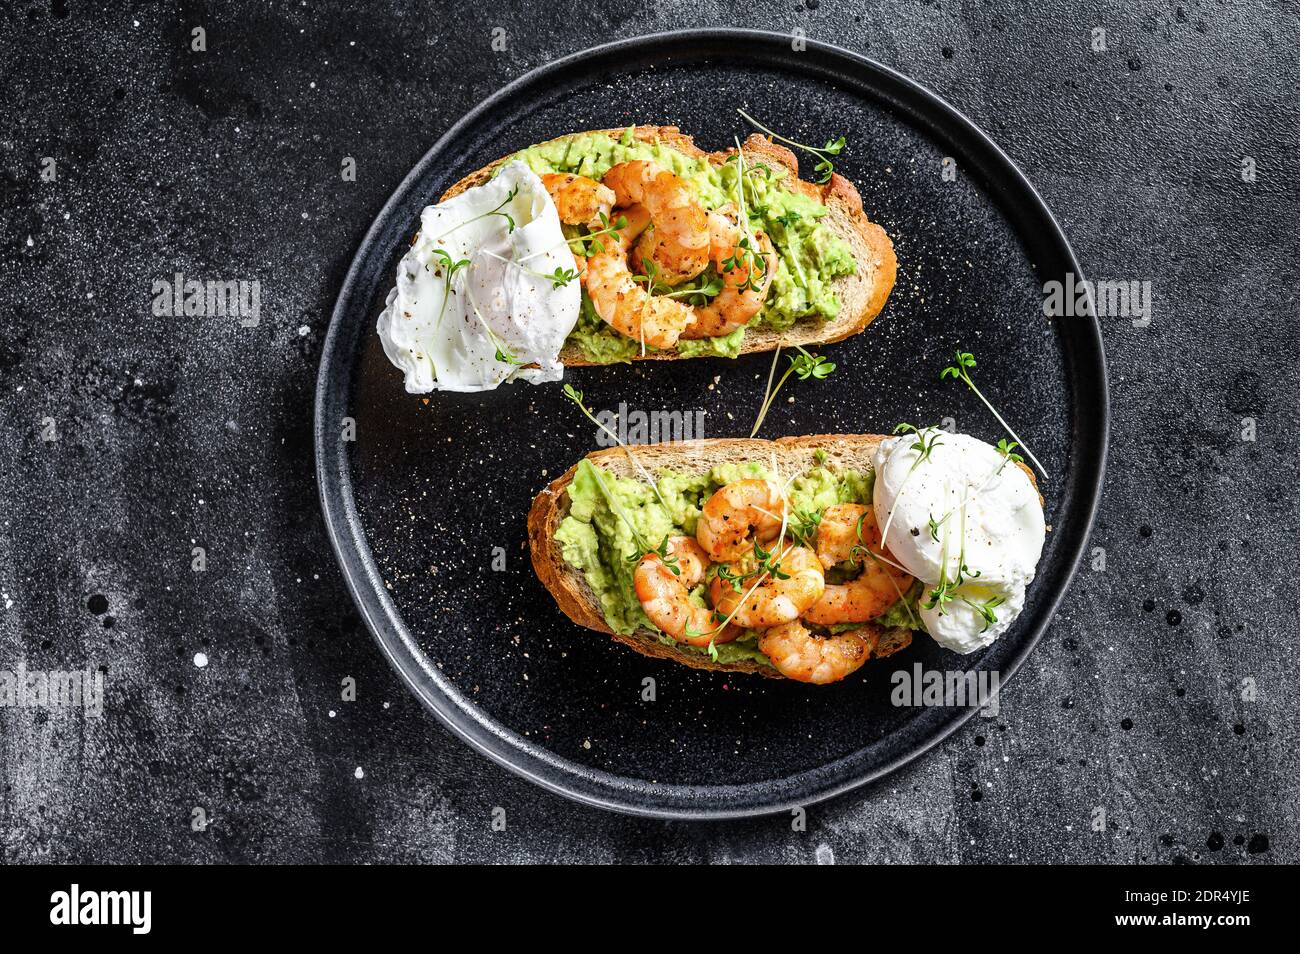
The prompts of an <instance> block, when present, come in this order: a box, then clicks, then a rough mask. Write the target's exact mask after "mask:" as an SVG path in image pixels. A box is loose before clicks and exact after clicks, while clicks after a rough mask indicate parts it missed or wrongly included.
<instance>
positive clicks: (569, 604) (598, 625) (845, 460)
mask: <svg viewBox="0 0 1300 954" xmlns="http://www.w3.org/2000/svg"><path fill="white" fill-rule="evenodd" d="M882 440H884V438H883V437H881V436H879V435H874V434H822V435H818V436H815V437H782V438H778V439H777V440H774V441H764V440H749V439H744V438H724V439H719V440H703V441H682V442H678V443H674V444H650V445H645V446H640V447H632V448H630V449H629V450H630V452H631V453H632V454H635V455H636V459H637V462H638V463H640V464H641V466H642V467H644V468H645V469H646V470H648V471H649V472H650V473H652V474H653V473H656V472H658V471H659V470H661V469H664V468H668V469H672V470H677V471H680V472H684V473H703V472H705V471H707V470H710V469H712V468H713V467H715V466H716V465H718V464H724V463H729V462H734V463H747V462H750V461H761V462H763V463H765V464H769V466H770V462H771V461H772V459H773V455H775V460H776V465H777V467H778V468H779V469H780V471H781V473H783V474H786V475H793V474H799V473H804V472H806V471H809V470H811V469H812V468H813V467H815V466H817V462H816V460H815V458H814V455H815V454H816V452H817V451H818V450H821V451H824V452H825V454H826V459H825V466H827V467H829V468H831V469H836V468H850V469H854V470H868V469H870V467H871V455H872V453H874V451H875V449H876V447H877V446H878V445H879V444H880V442H881V441H882ZM629 450H625V449H624V448H622V447H611V448H608V449H607V450H598V451H593V452H592V453H590V454H588V455H587V459H588V460H590V461H593V462H595V463H596V464H598V465H599V466H600V467H601V468H602V469H604V470H607V471H609V472H610V473H613V474H616V475H618V476H620V477H633V476H636V471H635V468H634V467H633V465H632V462H631V460H629V458H628V453H629ZM577 469H578V465H577V464H574V465H573V466H572V467H570V468H569V469H568V471H566V472H565V474H564V475H563V476H562V477H560V478H559V479H557V480H555V481H552V482H551V484H550V486H549V487H547V488H545V489H544V490H543V491H542V492H541V493H539V494H538V495H537V497H536V498H535V499H534V500H533V506H532V509H531V510H530V511H529V512H528V543H529V549H530V550H531V552H532V557H533V569H534V570H536V571H537V576H538V578H539V579H540V580H541V581H542V585H544V586H545V587H546V588H547V589H548V590H549V591H550V593H551V595H552V596H554V597H555V602H556V603H558V604H559V606H560V609H561V610H563V611H564V614H565V615H566V616H568V617H569V619H571V620H573V621H574V622H575V623H577V624H578V625H579V626H585V627H587V628H588V629H594V630H597V631H599V632H602V633H609V634H610V635H611V636H612V637H613V638H614V639H615V640H617V641H618V642H620V643H624V644H625V645H627V646H630V647H632V648H633V649H635V650H636V651H637V652H639V653H643V654H644V655H646V656H657V657H659V658H661V659H673V660H676V661H677V662H680V663H685V664H686V665H687V666H694V667H696V668H698V669H723V670H728V671H731V672H755V673H761V674H762V675H764V676H773V677H776V678H781V676H780V674H779V673H778V672H777V671H776V670H775V669H773V668H772V667H771V666H765V665H763V664H762V663H760V662H748V661H747V662H737V663H725V664H724V663H715V662H713V661H712V660H710V659H709V657H708V656H705V655H703V654H701V653H698V652H692V651H691V650H689V649H686V648H684V647H679V646H677V645H672V646H668V645H665V644H664V643H662V642H660V641H659V639H658V635H657V634H656V633H655V632H653V631H652V630H649V629H644V628H642V629H639V630H637V631H636V632H635V633H632V634H631V635H628V636H625V635H622V634H621V633H615V632H613V631H612V630H611V629H610V628H609V626H608V625H607V624H606V622H605V617H604V614H603V613H602V612H601V609H600V603H599V601H598V599H597V598H596V595H595V593H594V592H592V590H591V588H590V587H589V586H588V585H587V580H586V577H585V576H584V574H583V573H582V571H581V570H576V569H574V568H573V567H571V566H569V564H568V563H566V562H565V561H564V557H563V556H562V555H561V553H560V547H559V545H558V544H557V543H556V542H555V532H556V530H558V529H559V526H560V521H561V520H563V519H564V518H565V517H566V516H567V515H568V513H569V494H568V486H569V484H570V483H571V482H572V480H573V475H574V473H575V472H576V471H577ZM911 641H912V632H911V630H908V629H891V630H885V631H882V632H881V633H880V638H879V641H878V642H877V644H876V648H875V651H874V652H873V653H872V656H873V658H877V657H882V656H888V655H890V654H892V653H895V652H897V651H898V650H900V649H904V648H906V647H907V646H908V645H910V644H911Z"/></svg>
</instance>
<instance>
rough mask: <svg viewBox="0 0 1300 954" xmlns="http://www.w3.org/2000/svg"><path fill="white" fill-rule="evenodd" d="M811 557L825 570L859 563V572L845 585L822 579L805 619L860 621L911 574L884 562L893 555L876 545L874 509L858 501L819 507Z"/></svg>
mask: <svg viewBox="0 0 1300 954" xmlns="http://www.w3.org/2000/svg"><path fill="white" fill-rule="evenodd" d="M817 559H818V561H819V562H820V563H821V565H822V566H823V567H825V568H826V569H830V568H831V567H833V566H835V565H836V564H837V563H843V562H845V561H848V562H850V563H854V564H860V565H861V566H862V573H861V574H860V575H859V576H858V578H857V579H855V580H850V581H849V582H848V583H827V584H826V591H825V592H824V593H823V594H822V597H821V599H819V600H818V601H817V602H816V604H814V605H813V607H812V608H811V609H809V610H808V612H807V613H805V614H804V619H806V620H807V621H808V622H810V623H817V624H818V625H821V626H830V625H832V624H834V623H865V622H866V621H867V620H870V619H875V618H876V617H877V616H879V615H880V614H881V613H883V612H885V610H887V609H889V607H891V606H893V605H894V603H896V602H897V601H898V600H899V599H900V598H901V597H902V595H903V594H904V593H906V592H907V591H908V589H909V588H910V587H911V586H912V577H911V576H909V575H908V574H907V573H905V572H903V571H902V570H900V569H897V568H896V567H894V566H891V565H890V563H887V562H885V561H886V560H889V561H892V560H893V556H892V555H891V554H890V553H889V551H887V550H882V549H881V546H880V528H879V527H878V526H877V525H876V515H875V512H874V511H873V510H872V508H870V507H864V506H863V505H861V504H837V505H836V506H833V507H827V508H826V509H825V510H823V511H822V518H821V522H820V523H819V524H818V526H817Z"/></svg>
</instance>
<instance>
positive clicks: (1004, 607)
mask: <svg viewBox="0 0 1300 954" xmlns="http://www.w3.org/2000/svg"><path fill="white" fill-rule="evenodd" d="M921 436H922V437H923V438H924V440H925V442H926V443H927V444H928V445H929V446H930V448H931V449H930V452H929V453H928V454H924V453H923V452H922V451H921V450H920V449H918V448H917V447H916V444H917V443H918V435H916V434H905V435H903V436H901V437H891V438H889V439H887V440H884V441H882V442H881V444H880V446H879V447H878V448H877V449H876V453H875V455H874V458H873V463H874V464H875V468H876V489H875V495H874V499H873V501H872V503H873V506H874V510H875V516H876V523H877V525H878V526H879V527H880V529H881V531H882V532H886V533H887V537H886V539H885V541H884V546H885V547H887V548H888V549H889V551H890V552H891V553H892V554H893V556H894V559H895V560H896V561H897V562H898V563H899V564H900V565H901V566H903V567H904V568H905V569H906V570H907V571H908V572H909V573H911V574H912V575H913V576H915V577H916V578H917V579H919V580H921V581H922V582H923V583H924V584H925V591H924V592H923V593H922V596H921V601H920V615H921V621H922V622H923V623H924V624H925V627H926V629H928V630H929V631H930V635H931V636H933V637H934V638H935V640H936V641H937V642H938V643H939V644H940V645H941V646H944V647H946V648H948V649H951V650H953V651H954V652H958V653H970V652H974V651H975V650H977V649H983V648H984V647H985V646H988V645H989V644H990V643H992V642H993V641H994V640H995V639H997V638H998V637H999V636H1001V635H1002V634H1003V633H1004V632H1006V631H1007V629H1008V628H1009V627H1010V625H1011V623H1012V621H1014V620H1015V618H1016V617H1017V616H1018V615H1019V614H1020V611H1021V610H1022V609H1024V605H1025V589H1026V587H1027V586H1028V585H1029V583H1030V581H1032V580H1033V578H1034V573H1035V571H1036V570H1037V567H1038V559H1039V557H1040V556H1041V555H1042V552H1043V542H1044V540H1045V539H1046V536H1047V525H1046V522H1045V520H1044V517H1043V506H1042V503H1041V501H1040V500H1039V497H1038V489H1037V487H1035V485H1034V482H1033V481H1032V480H1031V479H1030V478H1029V475H1028V474H1026V473H1025V472H1024V470H1022V469H1021V468H1020V467H1019V466H1017V465H1016V464H1015V463H1014V462H1013V461H1011V460H1009V459H1007V457H1005V456H1004V455H1003V454H1002V452H1001V451H999V450H998V449H997V448H996V447H993V446H991V445H989V444H986V443H984V442H983V441H981V440H978V439H976V438H974V437H971V436H969V435H967V434H949V433H947V432H945V431H941V430H938V429H937V428H927V429H926V430H925V431H923V432H922V435H921ZM922 457H924V459H921V458H922ZM963 563H964V564H965V566H966V569H965V570H964V571H963V570H962V564H963ZM959 575H960V577H961V579H962V583H961V584H960V585H959V586H955V587H953V586H952V585H951V584H953V582H954V581H956V580H957V579H958V577H959ZM945 582H946V583H947V584H949V586H948V587H946V588H945V589H946V590H947V593H948V595H950V596H951V597H952V598H951V599H950V600H947V601H946V602H944V603H943V604H942V605H936V606H935V607H934V608H933V609H926V608H925V604H926V603H928V602H930V601H931V597H932V594H933V593H934V592H935V590H936V588H940V587H942V586H943V584H944V583H945Z"/></svg>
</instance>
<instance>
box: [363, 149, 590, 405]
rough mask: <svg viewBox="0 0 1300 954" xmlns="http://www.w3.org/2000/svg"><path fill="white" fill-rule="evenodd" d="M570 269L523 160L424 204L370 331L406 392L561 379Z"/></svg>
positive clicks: (572, 283)
mask: <svg viewBox="0 0 1300 954" xmlns="http://www.w3.org/2000/svg"><path fill="white" fill-rule="evenodd" d="M557 269H558V270H560V271H561V272H565V271H572V272H574V273H576V269H577V263H576V261H575V260H574V257H573V253H572V252H571V251H570V250H569V246H568V244H567V243H566V241H565V238H564V233H563V232H562V231H561V229H560V218H559V215H558V213H557V212H556V210H555V203H554V202H552V201H551V197H550V196H549V195H548V194H547V192H546V189H545V187H543V185H542V180H541V179H539V178H538V177H537V175H536V173H534V172H533V171H532V170H531V169H529V168H528V167H527V166H526V165H524V164H523V163H522V162H519V161H517V160H516V161H514V162H510V163H508V164H507V165H506V166H505V167H503V168H502V169H501V171H500V172H499V173H498V174H497V175H496V177H495V178H493V179H492V180H491V181H490V182H487V183H484V184H483V185H481V186H476V187H474V188H471V189H466V190H465V191H464V192H462V193H461V194H460V195H458V196H455V197H454V198H451V199H448V200H447V201H445V202H441V203H439V204H437V205H431V206H429V207H428V208H426V209H425V210H424V211H423V212H422V213H421V215H420V232H419V234H418V235H417V236H416V238H415V242H414V244H413V245H412V246H411V250H410V251H409V252H407V253H406V255H405V256H404V257H403V258H402V261H401V263H400V264H399V265H398V267H397V284H396V286H395V287H394V288H393V290H392V291H391V292H389V294H388V302H387V306H386V307H385V308H384V311H383V314H381V315H380V316H379V322H378V326H377V330H378V331H379V339H380V341H381V342H382V343H383V347H384V354H385V355H387V356H388V360H389V361H391V362H392V363H393V365H394V366H395V367H397V368H398V370H400V371H401V372H402V373H403V375H404V376H405V385H406V390H407V391H408V392H410V393H412V394H423V393H426V392H428V391H434V390H443V391H487V390H491V389H493V388H495V387H497V386H498V385H500V384H501V383H502V382H504V381H515V380H523V381H528V382H531V383H533V384H540V383H542V382H544V381H558V380H560V378H561V377H563V375H564V367H563V366H562V365H561V364H560V361H559V353H560V348H561V347H563V345H564V340H565V338H567V337H568V336H569V332H571V331H572V330H573V327H574V325H575V324H577V321H578V311H579V307H580V305H581V294H582V293H581V291H580V290H579V287H578V281H577V279H576V278H574V279H571V280H569V281H567V282H566V283H563V284H560V283H558V282H557V281H556V280H554V279H552V278H550V277H547V276H550V275H553V274H554V273H555V272H556V270H557Z"/></svg>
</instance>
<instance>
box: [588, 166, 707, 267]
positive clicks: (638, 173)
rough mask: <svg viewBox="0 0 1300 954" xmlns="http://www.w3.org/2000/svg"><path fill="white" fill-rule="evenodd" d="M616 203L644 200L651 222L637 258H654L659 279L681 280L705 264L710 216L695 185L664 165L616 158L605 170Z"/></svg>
mask: <svg viewBox="0 0 1300 954" xmlns="http://www.w3.org/2000/svg"><path fill="white" fill-rule="evenodd" d="M604 183H605V185H607V186H608V187H609V188H611V189H613V190H614V205H616V206H618V207H620V208H621V207H624V206H629V205H644V206H645V207H646V209H647V210H648V211H649V212H650V221H652V222H653V223H654V228H653V229H652V230H650V231H649V232H647V233H646V234H645V235H644V236H643V237H642V238H641V241H640V242H638V243H637V248H636V253H635V255H634V258H635V260H636V261H637V262H638V263H640V261H641V260H642V259H645V260H647V261H649V262H653V263H654V265H655V266H656V268H657V269H658V274H657V277H658V280H659V281H661V282H663V283H664V284H667V285H680V284H681V283H682V282H684V281H687V280H689V279H691V278H694V277H695V276H696V275H698V274H699V273H700V272H702V271H704V269H705V266H707V265H708V264H709V246H710V242H709V219H708V213H707V212H705V211H704V206H702V205H701V204H700V200H699V198H698V197H697V196H696V195H695V190H694V189H692V188H691V186H690V185H689V184H688V183H687V182H686V181H685V180H683V179H682V178H680V177H679V176H677V175H674V174H673V173H671V172H669V171H668V170H667V169H665V168H664V167H663V166H661V165H659V164H658V163H655V162H649V161H647V160H644V159H633V160H632V161H630V162H620V163H619V164H618V165H616V166H614V167H612V168H611V169H610V170H609V171H608V172H607V173H605V179H604Z"/></svg>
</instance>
